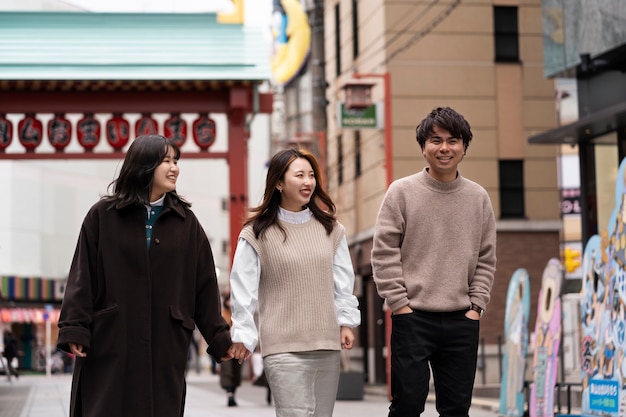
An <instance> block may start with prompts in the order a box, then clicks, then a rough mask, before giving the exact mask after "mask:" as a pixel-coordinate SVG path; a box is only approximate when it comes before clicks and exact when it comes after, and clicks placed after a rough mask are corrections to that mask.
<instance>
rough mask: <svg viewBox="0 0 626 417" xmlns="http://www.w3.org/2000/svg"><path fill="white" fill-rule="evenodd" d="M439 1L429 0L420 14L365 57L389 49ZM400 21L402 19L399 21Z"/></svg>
mask: <svg viewBox="0 0 626 417" xmlns="http://www.w3.org/2000/svg"><path fill="white" fill-rule="evenodd" d="M439 1H440V0H431V2H430V3H429V4H428V5H427V6H426V7H425V8H424V9H422V10H421V11H420V13H418V14H417V15H416V16H415V17H413V18H412V19H411V20H410V21H409V22H408V23H407V24H406V25H405V26H404V27H403V28H402V29H400V30H399V31H398V32H396V33H395V34H394V35H393V36H392V37H391V38H390V39H389V40H388V41H384V43H383V45H382V46H381V47H380V48H378V49H375V50H373V51H372V50H370V51H369V53H367V54H366V55H365V58H366V57H369V56H371V55H374V54H377V53H379V52H382V51H384V50H385V49H387V48H388V47H389V45H390V44H392V43H393V42H394V41H395V40H396V39H398V38H399V37H400V36H402V35H404V34H405V33H406V32H408V30H409V29H411V28H412V27H413V25H414V24H415V23H416V22H417V21H418V20H419V19H421V18H422V17H423V16H424V15H425V14H426V13H428V11H429V10H430V9H432V8H433V7H434V6H435V5H436V4H437V3H439ZM400 20H402V19H400ZM365 58H363V57H361V59H365Z"/></svg>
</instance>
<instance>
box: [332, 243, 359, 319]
mask: <svg viewBox="0 0 626 417" xmlns="http://www.w3.org/2000/svg"><path fill="white" fill-rule="evenodd" d="M333 275H334V280H335V310H336V311H337V321H338V322H339V325H340V326H346V327H357V326H358V325H360V324H361V313H360V312H359V300H358V299H357V298H356V297H355V296H354V294H353V291H354V269H353V268H352V259H351V258H350V250H349V249H348V241H347V240H346V237H345V236H343V238H342V239H341V242H340V243H339V247H338V248H337V252H335V257H334V259H333Z"/></svg>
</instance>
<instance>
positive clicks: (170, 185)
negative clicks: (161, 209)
mask: <svg viewBox="0 0 626 417" xmlns="http://www.w3.org/2000/svg"><path fill="white" fill-rule="evenodd" d="M179 173H180V169H179V168H178V159H176V153H175V152H174V149H173V148H172V147H171V146H168V147H167V154H166V155H165V157H164V158H163V160H162V161H161V164H159V166H158V167H156V169H155V170H154V179H153V181H152V190H151V191H150V201H151V202H152V201H156V200H158V199H159V198H161V197H163V194H165V193H167V192H170V191H174V190H176V180H177V179H178V174H179Z"/></svg>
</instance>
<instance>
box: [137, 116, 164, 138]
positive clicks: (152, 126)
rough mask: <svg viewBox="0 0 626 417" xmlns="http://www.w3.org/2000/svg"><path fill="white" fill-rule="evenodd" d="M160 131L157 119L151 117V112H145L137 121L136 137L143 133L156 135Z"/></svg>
mask: <svg viewBox="0 0 626 417" xmlns="http://www.w3.org/2000/svg"><path fill="white" fill-rule="evenodd" d="M158 132H159V127H158V126H157V122H156V120H154V119H153V118H152V117H150V114H149V113H144V114H142V115H141V118H140V119H139V120H137V122H136V123H135V137H139V136H142V135H156V134H158Z"/></svg>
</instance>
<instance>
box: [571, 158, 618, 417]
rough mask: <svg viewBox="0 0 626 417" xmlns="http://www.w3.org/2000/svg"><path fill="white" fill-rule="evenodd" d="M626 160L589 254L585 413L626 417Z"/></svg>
mask: <svg viewBox="0 0 626 417" xmlns="http://www.w3.org/2000/svg"><path fill="white" fill-rule="evenodd" d="M625 165H626V159H623V160H622V162H621V163H620V167H619V171H618V174H617V179H616V181H615V208H614V209H613V213H612V215H611V217H610V219H609V224H608V225H607V229H606V230H605V231H603V233H601V235H600V236H598V235H594V236H592V237H591V238H590V239H589V241H588V242H587V245H586V246H585V252H584V254H583V283H582V289H581V315H582V317H581V318H582V346H581V356H582V357H581V361H582V389H583V393H582V412H583V415H585V416H602V417H623V416H624V415H626V395H625V393H626V392H625V390H624V388H625V387H626V361H625V360H624V352H625V351H626V307H625V306H626V271H625V270H624V269H625V268H626V230H625V226H626V187H625V183H626V176H625V175H626V174H625Z"/></svg>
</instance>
